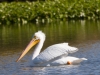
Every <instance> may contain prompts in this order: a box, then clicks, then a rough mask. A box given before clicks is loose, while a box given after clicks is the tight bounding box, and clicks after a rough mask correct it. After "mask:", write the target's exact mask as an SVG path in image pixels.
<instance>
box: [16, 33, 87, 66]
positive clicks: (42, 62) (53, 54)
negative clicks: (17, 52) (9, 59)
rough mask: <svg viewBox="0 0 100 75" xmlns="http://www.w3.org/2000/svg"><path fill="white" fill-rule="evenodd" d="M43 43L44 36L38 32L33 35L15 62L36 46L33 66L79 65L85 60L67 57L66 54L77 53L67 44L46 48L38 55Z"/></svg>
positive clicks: (75, 49)
mask: <svg viewBox="0 0 100 75" xmlns="http://www.w3.org/2000/svg"><path fill="white" fill-rule="evenodd" d="M44 41H45V34H44V33H43V32H42V31H38V32H36V33H35V34H34V36H33V38H32V40H31V41H30V43H29V44H28V46H27V47H26V48H25V50H24V51H23V52H22V54H21V56H20V57H19V58H18V60H17V62H18V61H19V60H20V59H21V58H22V57H23V56H24V55H25V54H26V53H27V52H28V51H29V50H30V49H31V48H32V47H33V46H34V45H36V44H37V46H36V48H35V49H34V52H33V57H32V64H33V66H58V65H71V64H75V63H77V64H78V63H80V62H82V61H83V60H87V59H86V58H77V57H72V56H68V53H74V52H76V51H78V48H76V47H71V46H69V45H68V43H59V44H54V45H51V46H49V47H47V48H46V49H45V50H44V51H43V52H41V53H40V51H41V49H42V47H43V44H44Z"/></svg>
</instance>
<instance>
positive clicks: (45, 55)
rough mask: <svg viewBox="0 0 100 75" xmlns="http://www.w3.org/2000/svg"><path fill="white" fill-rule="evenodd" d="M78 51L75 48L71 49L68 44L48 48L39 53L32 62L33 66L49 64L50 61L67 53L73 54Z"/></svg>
mask: <svg viewBox="0 0 100 75" xmlns="http://www.w3.org/2000/svg"><path fill="white" fill-rule="evenodd" d="M76 51H78V49H77V48H76V47H71V46H69V45H68V43H60V44H55V45H52V46H49V47H48V48H46V49H45V50H44V51H43V52H41V53H40V54H39V55H38V56H37V57H36V58H35V59H34V60H33V62H34V64H42V63H46V62H49V61H51V60H53V61H54V60H56V59H57V58H60V57H62V56H64V55H66V56H67V55H68V53H74V52H76Z"/></svg>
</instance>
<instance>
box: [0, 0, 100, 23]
mask: <svg viewBox="0 0 100 75" xmlns="http://www.w3.org/2000/svg"><path fill="white" fill-rule="evenodd" d="M70 19H100V0H54V1H51V0H46V1H35V2H11V3H7V2H4V3H0V23H1V24H2V23H27V22H33V21H34V22H45V21H46V22H51V21H52V20H70Z"/></svg>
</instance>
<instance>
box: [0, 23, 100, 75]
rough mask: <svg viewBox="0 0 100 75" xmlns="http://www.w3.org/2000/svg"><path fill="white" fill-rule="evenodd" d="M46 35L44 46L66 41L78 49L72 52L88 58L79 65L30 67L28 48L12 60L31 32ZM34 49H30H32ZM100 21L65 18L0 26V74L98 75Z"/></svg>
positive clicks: (19, 52)
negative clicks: (23, 55) (48, 22)
mask: <svg viewBox="0 0 100 75" xmlns="http://www.w3.org/2000/svg"><path fill="white" fill-rule="evenodd" d="M38 30H42V31H43V32H44V33H45V34H46V41H45V43H44V47H43V49H45V48H46V47H48V46H50V45H52V44H56V43H61V42H68V43H69V45H71V46H75V47H77V48H79V51H78V52H76V53H74V54H72V55H73V56H76V57H85V58H87V59H88V60H87V61H84V62H82V63H81V64H79V65H62V66H51V67H30V66H29V61H30V59H31V55H32V52H33V50H31V51H30V52H29V53H28V54H27V55H26V56H25V57H24V58H23V59H21V60H20V61H19V62H15V61H16V60H17V58H18V57H19V55H20V54H21V52H22V50H23V49H25V47H26V46H27V44H28V43H29V41H30V40H31V37H32V35H33V33H34V32H36V31H38ZM33 49H34V48H33ZM99 58H100V22H99V21H69V22H55V23H51V24H36V25H35V24H28V25H2V26H0V75H99V74H100V71H99V70H100V59H99Z"/></svg>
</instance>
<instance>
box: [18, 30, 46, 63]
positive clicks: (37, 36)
mask: <svg viewBox="0 0 100 75" xmlns="http://www.w3.org/2000/svg"><path fill="white" fill-rule="evenodd" d="M44 41H45V34H44V33H43V32H42V31H38V32H36V33H35V34H34V36H33V37H32V40H31V41H30V43H29V44H28V46H27V47H26V48H25V50H24V51H23V52H22V54H21V55H20V57H19V58H18V60H17V62H18V61H19V60H20V59H21V58H22V57H24V56H25V54H26V53H27V52H28V51H29V50H30V49H31V48H32V47H33V46H34V45H36V44H37V43H39V42H42V43H43V42H44Z"/></svg>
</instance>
